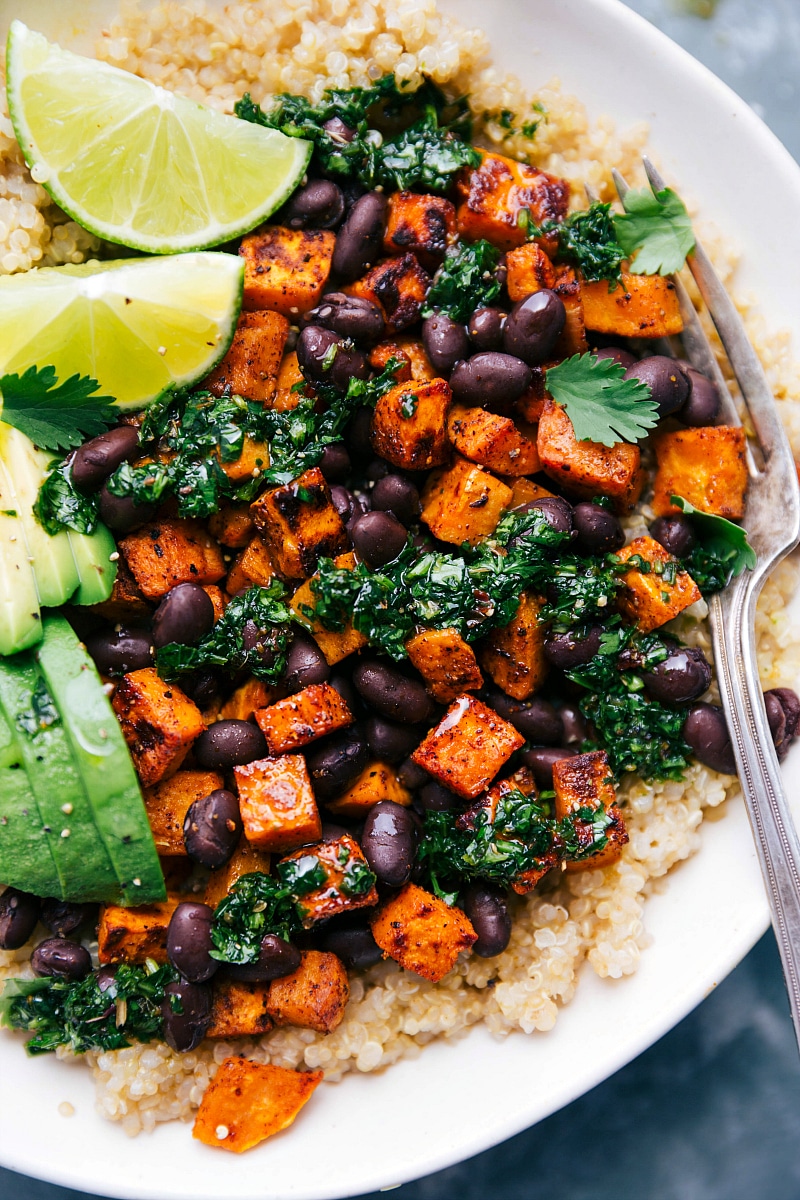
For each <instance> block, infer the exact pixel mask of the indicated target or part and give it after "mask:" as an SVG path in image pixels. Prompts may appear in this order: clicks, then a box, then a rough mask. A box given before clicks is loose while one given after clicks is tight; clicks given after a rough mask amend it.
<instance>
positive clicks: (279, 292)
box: [239, 225, 336, 320]
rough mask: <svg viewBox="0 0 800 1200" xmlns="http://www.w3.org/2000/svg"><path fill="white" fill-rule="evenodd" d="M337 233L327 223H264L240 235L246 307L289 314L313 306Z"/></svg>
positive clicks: (325, 276)
mask: <svg viewBox="0 0 800 1200" xmlns="http://www.w3.org/2000/svg"><path fill="white" fill-rule="evenodd" d="M335 245H336V235H335V234H333V233H331V232H330V230H329V229H287V228H286V227H285V226H283V225H264V226H263V227H262V228H261V229H259V230H256V232H255V233H251V234H248V236H247V237H245V238H242V243H241V245H240V247H239V253H240V255H241V256H242V258H243V259H244V302H243V303H244V308H245V309H247V310H250V311H252V310H253V309H262V308H269V309H271V310H272V311H273V312H278V313H283V315H284V316H285V317H288V318H289V319H290V320H293V319H294V318H296V317H297V316H298V315H299V314H300V313H304V312H307V311H308V309H309V308H313V307H314V305H315V304H318V303H319V301H320V299H321V298H322V290H323V288H324V287H325V284H326V283H327V282H328V276H329V275H330V273H331V260H332V258H333V248H334V246H335Z"/></svg>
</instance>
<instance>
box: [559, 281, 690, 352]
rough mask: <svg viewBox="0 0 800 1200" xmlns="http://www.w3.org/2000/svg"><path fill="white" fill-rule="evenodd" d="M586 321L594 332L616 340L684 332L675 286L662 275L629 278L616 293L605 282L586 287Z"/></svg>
mask: <svg viewBox="0 0 800 1200" xmlns="http://www.w3.org/2000/svg"><path fill="white" fill-rule="evenodd" d="M581 290H582V294H583V318H584V321H585V322H586V328H587V329H590V330H591V331H592V333H607V334H613V335H614V336H616V337H639V338H661V337H674V336H675V334H678V333H680V332H681V330H682V329H683V317H682V316H681V310H680V305H679V304H678V296H677V293H676V291H675V284H674V283H672V281H671V280H669V279H664V278H662V276H661V275H629V274H627V273H626V272H624V271H623V273H622V283H621V284H618V285H617V287H616V288H615V289H614V291H613V292H610V291H609V290H608V283H607V282H606V280H605V279H601V280H599V281H598V282H597V283H586V282H585V281H584V283H583V286H582V289H581Z"/></svg>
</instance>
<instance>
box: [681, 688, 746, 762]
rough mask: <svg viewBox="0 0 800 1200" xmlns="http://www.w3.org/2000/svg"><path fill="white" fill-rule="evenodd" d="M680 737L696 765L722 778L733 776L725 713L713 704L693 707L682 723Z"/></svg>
mask: <svg viewBox="0 0 800 1200" xmlns="http://www.w3.org/2000/svg"><path fill="white" fill-rule="evenodd" d="M683 736H684V738H685V739H686V741H687V742H688V743H689V745H690V746H691V748H692V751H693V753H694V756H695V758H696V759H698V761H699V762H701V763H703V764H704V765H705V766H707V767H711V769H712V770H713V771H721V772H722V773H723V775H735V774H736V759H735V757H734V754H733V746H732V745H731V738H730V734H729V733H728V725H727V722H726V720H725V714H724V712H723V711H722V709H721V708H719V706H718V705H716V704H705V703H703V702H702V701H701V703H700V704H695V705H694V706H693V707H692V708H690V709H689V713H688V716H687V717H686V720H685V721H684V723H683Z"/></svg>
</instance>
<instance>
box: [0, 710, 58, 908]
mask: <svg viewBox="0 0 800 1200" xmlns="http://www.w3.org/2000/svg"><path fill="white" fill-rule="evenodd" d="M43 825H44V822H43V820H42V815H41V813H40V812H39V805H38V804H37V801H36V797H35V796H34V794H33V792H32V791H31V787H30V783H29V782H28V775H27V772H26V770H25V767H24V766H23V762H22V751H21V749H20V747H19V745H18V742H17V736H16V733H15V730H14V727H13V726H12V725H10V724H9V723H8V721H7V720H6V715H5V712H4V710H3V707H2V705H0V880H2V882H3V883H6V884H8V885H9V886H10V887H16V888H20V889H21V890H22V891H24V892H32V893H33V894H34V895H35V896H58V895H59V893H60V888H61V881H60V878H59V874H58V871H57V870H56V864H55V861H54V859H53V855H52V852H51V849H50V843H51V839H52V834H47V833H45V831H44V828H43Z"/></svg>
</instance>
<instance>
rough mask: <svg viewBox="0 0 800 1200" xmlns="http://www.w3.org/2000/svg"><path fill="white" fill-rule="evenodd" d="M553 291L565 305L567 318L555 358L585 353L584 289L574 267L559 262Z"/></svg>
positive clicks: (586, 347)
mask: <svg viewBox="0 0 800 1200" xmlns="http://www.w3.org/2000/svg"><path fill="white" fill-rule="evenodd" d="M553 291H554V292H555V294H556V295H557V296H558V298H559V300H560V301H561V303H562V304H563V305H564V311H565V313H566V320H565V322H564V328H563V329H562V331H561V336H560V337H559V339H558V341H557V342H556V344H555V347H554V349H553V357H554V358H555V359H562V358H570V357H571V356H572V355H573V354H585V353H586V351H587V349H588V343H587V341H586V318H585V316H584V312H583V289H582V286H581V282H580V280H579V278H578V275H577V272H576V271H575V269H574V267H569V266H567V265H566V263H559V265H558V266H557V267H556V279H555V283H554V284H553Z"/></svg>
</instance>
